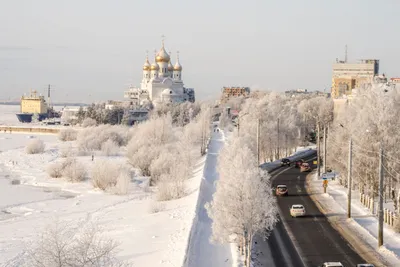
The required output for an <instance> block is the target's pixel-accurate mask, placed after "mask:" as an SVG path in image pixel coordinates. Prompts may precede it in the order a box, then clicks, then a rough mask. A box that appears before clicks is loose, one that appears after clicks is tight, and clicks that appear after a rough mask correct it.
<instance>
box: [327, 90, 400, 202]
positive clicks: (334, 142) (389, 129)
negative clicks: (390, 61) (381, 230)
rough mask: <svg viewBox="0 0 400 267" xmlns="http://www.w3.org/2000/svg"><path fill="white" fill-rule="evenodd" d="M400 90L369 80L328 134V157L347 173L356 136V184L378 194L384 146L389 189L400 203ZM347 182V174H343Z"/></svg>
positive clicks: (386, 180)
mask: <svg viewBox="0 0 400 267" xmlns="http://www.w3.org/2000/svg"><path fill="white" fill-rule="evenodd" d="M399 106H400V90H399V88H387V86H386V85H383V84H379V85H376V84H367V85H365V86H363V87H361V88H358V89H356V93H355V95H354V97H353V98H352V99H351V100H349V101H348V102H347V104H345V106H344V108H343V109H342V110H341V112H338V113H337V114H336V117H335V120H334V123H333V125H332V129H331V131H330V133H329V137H328V158H329V159H331V162H332V165H333V168H334V169H335V170H338V171H339V172H340V173H342V174H345V173H347V157H348V142H349V139H350V138H352V140H353V185H354V188H358V189H359V190H360V191H361V192H363V193H365V194H368V195H370V196H371V197H374V196H377V193H378V192H377V190H378V163H379V157H378V155H379V149H380V148H381V147H382V148H383V150H384V155H385V157H384V162H385V165H384V170H385V183H384V185H385V192H386V194H385V195H386V196H388V198H391V199H392V200H393V201H394V203H396V204H397V198H398V192H399V190H398V189H399V188H400V185H399V177H400V175H399V173H400V161H399V159H400V150H399V149H398V144H399V142H400V137H399V135H398V132H399V129H400V120H399V117H400V108H399ZM340 181H341V182H342V184H344V185H345V186H347V184H346V182H347V181H346V175H341V176H340Z"/></svg>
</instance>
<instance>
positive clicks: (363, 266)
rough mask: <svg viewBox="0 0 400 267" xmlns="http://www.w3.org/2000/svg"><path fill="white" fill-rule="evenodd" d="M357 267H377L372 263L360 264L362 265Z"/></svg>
mask: <svg viewBox="0 0 400 267" xmlns="http://www.w3.org/2000/svg"><path fill="white" fill-rule="evenodd" d="M357 267H375V265H373V264H371V263H360V264H357Z"/></svg>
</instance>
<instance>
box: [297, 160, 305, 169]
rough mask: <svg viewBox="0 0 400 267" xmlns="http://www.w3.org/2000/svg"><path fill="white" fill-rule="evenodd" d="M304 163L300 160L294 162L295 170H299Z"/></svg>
mask: <svg viewBox="0 0 400 267" xmlns="http://www.w3.org/2000/svg"><path fill="white" fill-rule="evenodd" d="M304 162H305V161H304V159H301V160H298V161H296V163H295V167H296V168H300V166H301V164H303V163H304Z"/></svg>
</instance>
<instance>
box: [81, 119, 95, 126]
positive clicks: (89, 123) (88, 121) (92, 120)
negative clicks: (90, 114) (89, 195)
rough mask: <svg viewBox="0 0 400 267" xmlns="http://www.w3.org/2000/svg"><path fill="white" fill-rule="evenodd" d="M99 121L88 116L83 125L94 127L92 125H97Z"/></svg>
mask: <svg viewBox="0 0 400 267" xmlns="http://www.w3.org/2000/svg"><path fill="white" fill-rule="evenodd" d="M96 125H97V122H96V120H94V119H92V118H86V119H84V120H83V122H82V127H85V128H86V127H92V126H96Z"/></svg>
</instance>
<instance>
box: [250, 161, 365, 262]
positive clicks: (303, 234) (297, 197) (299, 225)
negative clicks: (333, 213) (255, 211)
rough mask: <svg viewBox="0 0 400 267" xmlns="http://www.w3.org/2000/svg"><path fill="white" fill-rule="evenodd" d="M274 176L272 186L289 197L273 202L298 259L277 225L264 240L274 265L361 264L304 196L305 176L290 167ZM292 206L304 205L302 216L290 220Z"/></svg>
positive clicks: (281, 225) (280, 225)
mask: <svg viewBox="0 0 400 267" xmlns="http://www.w3.org/2000/svg"><path fill="white" fill-rule="evenodd" d="M274 173H275V175H276V177H275V178H274V179H273V182H272V184H273V186H276V185H279V184H285V185H287V187H288V191H289V196H287V197H278V198H277V202H278V206H279V209H280V211H281V216H282V217H281V219H282V220H284V222H285V223H286V225H287V226H288V228H289V229H290V231H289V232H291V233H292V234H293V236H292V238H293V237H294V239H295V240H296V243H297V245H298V248H300V251H301V256H302V257H300V256H299V255H298V253H297V251H296V250H295V248H294V245H293V242H292V240H291V239H290V237H289V234H288V233H287V231H286V230H285V228H284V226H283V223H282V222H281V223H279V224H278V225H277V227H276V229H275V230H274V231H273V233H272V234H271V236H270V238H269V239H268V240H267V243H268V246H269V250H270V253H271V256H272V258H273V261H274V264H275V266H295V267H297V266H298V267H302V266H309V267H314V266H321V265H322V263H324V262H327V261H340V262H341V263H342V264H343V265H344V266H345V267H348V266H356V265H357V264H358V263H363V262H365V261H364V260H363V259H362V258H361V257H360V256H359V255H358V254H357V253H356V252H355V251H354V250H353V249H352V247H351V245H350V244H349V243H348V242H347V241H346V240H345V239H344V238H343V237H342V236H341V235H340V234H339V233H338V232H337V231H336V230H335V229H334V228H333V227H332V226H331V224H330V223H329V221H328V219H327V218H326V217H325V216H324V215H323V214H322V213H321V212H320V211H319V209H318V208H317V206H316V205H315V204H314V202H313V201H312V200H311V198H310V196H309V195H308V194H307V192H306V189H305V180H306V175H307V174H308V173H300V170H299V169H296V168H294V167H291V168H288V167H284V168H283V167H282V168H280V169H279V170H278V171H275V172H274ZM273 177H274V176H273ZM293 204H302V205H304V207H305V209H306V216H305V217H298V218H292V217H291V216H290V213H289V209H290V207H291V205H293ZM258 246H260V244H258Z"/></svg>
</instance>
